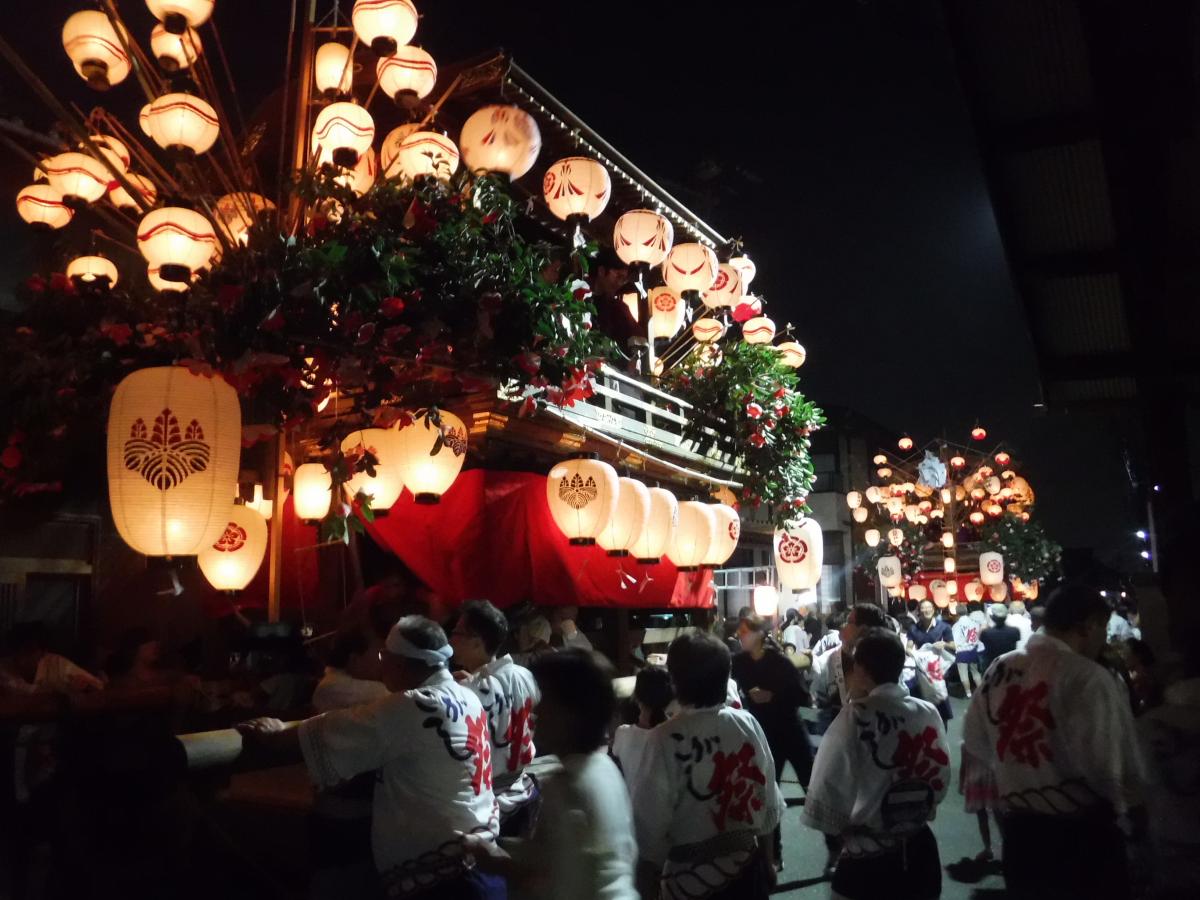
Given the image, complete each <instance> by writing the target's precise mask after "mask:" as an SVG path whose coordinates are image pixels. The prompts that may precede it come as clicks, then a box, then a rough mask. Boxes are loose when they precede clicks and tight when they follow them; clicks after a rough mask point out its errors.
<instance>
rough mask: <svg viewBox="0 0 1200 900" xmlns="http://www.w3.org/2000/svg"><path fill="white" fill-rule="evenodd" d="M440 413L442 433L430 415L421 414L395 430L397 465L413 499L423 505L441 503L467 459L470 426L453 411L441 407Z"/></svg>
mask: <svg viewBox="0 0 1200 900" xmlns="http://www.w3.org/2000/svg"><path fill="white" fill-rule="evenodd" d="M438 415H439V416H440V418H441V423H442V424H441V431H440V433H439V431H438V428H437V426H435V425H434V424H433V423H431V422H430V421H429V418H428V416H419V417H418V418H416V419H415V420H414V421H413V422H412V423H411V424H410V425H405V426H403V427H399V428H398V430H397V431H396V432H394V433H395V434H396V436H397V438H398V455H397V457H396V463H395V464H396V466H397V467H398V468H399V472H400V477H401V478H402V479H403V481H404V486H405V487H407V488H408V489H409V491H411V492H412V495H413V500H415V501H416V502H417V503H421V504H432V503H438V502H440V500H441V497H442V494H444V493H446V491H448V490H449V489H450V485H452V484H454V480H455V479H456V478H458V473H459V472H461V471H462V467H463V463H464V462H466V460H467V426H466V425H465V424H463V420H462V419H460V418H459V417H458V416H456V415H454V413H450V412H446V411H445V410H441V411H439V413H438ZM439 439H440V442H441V443H440V445H439ZM435 449H436V451H437V452H434V451H435Z"/></svg>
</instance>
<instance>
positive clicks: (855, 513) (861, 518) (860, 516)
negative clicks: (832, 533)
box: [850, 506, 870, 525]
mask: <svg viewBox="0 0 1200 900" xmlns="http://www.w3.org/2000/svg"><path fill="white" fill-rule="evenodd" d="M850 515H851V517H852V518H853V519H854V521H855V522H857V523H858V524H859V525H861V524H862V523H863V522H865V521H867V518H868V517H869V516H870V513H868V512H867V508H866V507H865V506H860V507H858V509H852V510H851V511H850Z"/></svg>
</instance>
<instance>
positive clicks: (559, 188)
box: [542, 156, 612, 223]
mask: <svg viewBox="0 0 1200 900" xmlns="http://www.w3.org/2000/svg"><path fill="white" fill-rule="evenodd" d="M611 196H612V180H611V179H610V178H609V177H608V170H607V169H606V168H604V166H602V165H600V163H598V162H596V160H594V159H589V158H588V157H586V156H568V157H567V158H566V159H560V160H559V161H558V162H556V163H555V164H554V165H552V166H551V167H550V168H549V169H547V170H546V174H545V175H544V176H543V177H542V197H543V198H545V200H546V206H548V207H550V212H552V213H553V214H554V215H555V217H556V218H559V219H562V221H564V222H568V223H573V222H590V221H592V219H594V218H596V217H597V216H598V215H600V213H602V212H604V207H606V206H608V199H609V197H611Z"/></svg>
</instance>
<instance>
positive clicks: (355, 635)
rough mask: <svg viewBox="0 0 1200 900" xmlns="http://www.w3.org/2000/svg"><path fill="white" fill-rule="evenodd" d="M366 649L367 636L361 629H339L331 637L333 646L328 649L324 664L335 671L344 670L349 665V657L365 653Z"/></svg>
mask: <svg viewBox="0 0 1200 900" xmlns="http://www.w3.org/2000/svg"><path fill="white" fill-rule="evenodd" d="M366 649H367V635H366V634H365V633H364V632H363V630H362V628H355V627H347V628H341V629H338V631H337V632H336V633H335V634H334V636H333V646H332V647H330V649H329V654H328V655H327V656H326V657H325V662H326V664H327V665H330V666H333V667H334V668H335V669H344V668H346V666H348V665H349V664H350V657H352V656H354V655H356V654H359V653H365V652H366Z"/></svg>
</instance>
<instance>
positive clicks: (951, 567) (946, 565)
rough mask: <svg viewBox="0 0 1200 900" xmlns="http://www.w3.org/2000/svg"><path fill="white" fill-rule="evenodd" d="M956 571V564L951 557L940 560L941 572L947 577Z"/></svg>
mask: <svg viewBox="0 0 1200 900" xmlns="http://www.w3.org/2000/svg"><path fill="white" fill-rule="evenodd" d="M957 569H958V564H957V563H956V562H955V560H954V557H953V556H947V557H946V558H945V559H943V560H942V571H944V572H945V573H946V574H947V575H953V574H954V573H955V571H956V570H957Z"/></svg>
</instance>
